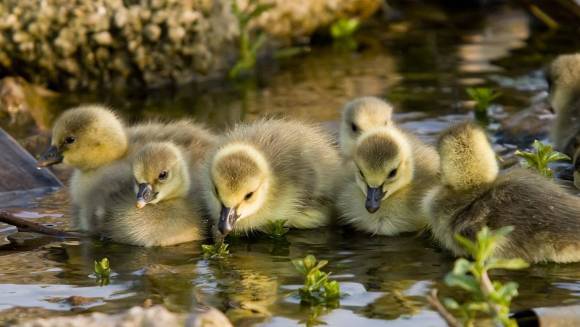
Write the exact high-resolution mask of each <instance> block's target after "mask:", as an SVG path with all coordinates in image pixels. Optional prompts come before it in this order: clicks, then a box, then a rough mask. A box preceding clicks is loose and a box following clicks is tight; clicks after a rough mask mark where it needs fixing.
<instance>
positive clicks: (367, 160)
mask: <svg viewBox="0 0 580 327" xmlns="http://www.w3.org/2000/svg"><path fill="white" fill-rule="evenodd" d="M349 169H350V171H351V172H352V175H351V176H350V178H348V179H347V180H346V181H345V183H344V185H343V188H342V190H341V192H340V194H339V197H338V204H337V206H338V209H339V211H340V215H341V217H340V219H341V221H342V222H343V223H345V224H348V225H352V226H353V227H354V228H355V229H357V230H360V231H363V232H367V233H370V234H377V235H396V234H399V233H402V232H412V231H417V230H420V229H422V228H424V227H425V226H426V225H427V217H426V216H425V215H424V214H423V213H422V211H421V210H420V207H421V206H420V204H421V199H422V197H423V196H424V194H425V192H426V191H427V190H428V189H429V187H430V186H431V185H432V184H433V183H435V182H436V181H437V174H438V171H439V157H438V155H437V152H436V151H435V149H434V148H432V147H430V146H428V145H426V144H424V143H422V142H421V141H420V140H418V139H417V138H415V137H414V136H413V135H410V134H405V133H404V132H402V131H400V130H399V129H398V128H396V127H380V128H375V129H372V130H370V131H368V132H366V133H364V134H362V135H361V136H360V137H359V139H358V140H357V142H356V145H355V147H354V150H353V161H352V162H351V163H350V167H349Z"/></svg>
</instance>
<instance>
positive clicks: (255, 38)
mask: <svg viewBox="0 0 580 327" xmlns="http://www.w3.org/2000/svg"><path fill="white" fill-rule="evenodd" d="M272 7H274V5H273V4H263V3H259V2H258V0H249V1H248V4H247V6H246V8H245V9H243V10H242V9H241V8H240V6H239V5H238V2H237V1H236V0H232V12H233V13H234V16H235V17H236V19H237V21H238V27H239V30H240V39H239V51H240V57H239V58H238V61H237V62H236V64H235V65H234V67H232V69H230V72H229V76H230V78H237V77H239V76H240V75H241V74H242V73H245V72H248V71H250V70H252V69H254V67H255V66H256V59H257V57H258V51H259V50H260V48H262V46H263V45H264V43H265V42H266V34H265V33H264V32H262V31H259V32H256V33H253V32H252V29H251V27H250V23H251V22H252V21H253V20H255V19H256V18H258V17H259V16H260V15H262V14H263V13H264V12H266V11H268V10H270V9H271V8H272Z"/></svg>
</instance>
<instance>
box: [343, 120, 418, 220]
mask: <svg viewBox="0 0 580 327" xmlns="http://www.w3.org/2000/svg"><path fill="white" fill-rule="evenodd" d="M353 159H354V162H355V165H356V168H357V171H356V177H355V178H356V183H357V185H358V186H359V187H360V189H361V191H362V192H363V194H365V195H366V201H365V207H366V209H367V211H368V212H370V213H375V212H376V211H377V210H379V208H380V206H381V202H382V201H383V200H385V199H387V198H388V197H390V196H391V195H393V194H394V193H396V192H397V191H398V190H399V189H401V188H402V187H404V186H406V185H408V184H409V183H410V182H411V180H412V179H413V171H414V162H413V158H412V152H411V147H410V145H409V142H408V141H407V139H406V138H405V136H404V135H403V134H402V133H401V132H400V131H399V130H397V129H395V128H392V127H388V128H385V127H382V128H376V129H372V130H370V131H368V132H366V133H364V134H362V135H361V136H360V138H359V139H358V141H357V142H356V145H355V148H354V154H353Z"/></svg>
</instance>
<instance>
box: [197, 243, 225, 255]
mask: <svg viewBox="0 0 580 327" xmlns="http://www.w3.org/2000/svg"><path fill="white" fill-rule="evenodd" d="M228 247H229V244H226V243H224V242H219V243H216V244H203V245H202V246H201V250H202V251H203V256H204V257H205V258H210V259H221V258H225V257H227V256H228V255H229V254H230V250H228Z"/></svg>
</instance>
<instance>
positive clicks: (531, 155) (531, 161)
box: [516, 140, 571, 177]
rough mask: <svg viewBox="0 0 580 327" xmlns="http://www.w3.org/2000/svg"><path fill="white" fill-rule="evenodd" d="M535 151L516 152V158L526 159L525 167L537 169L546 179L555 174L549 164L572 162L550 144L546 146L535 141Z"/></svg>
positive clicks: (533, 145)
mask: <svg viewBox="0 0 580 327" xmlns="http://www.w3.org/2000/svg"><path fill="white" fill-rule="evenodd" d="M532 147H533V148H534V151H520V150H517V151H516V156H518V157H520V158H523V159H524V166H525V167H527V168H531V169H535V170H537V171H538V172H539V173H540V174H542V175H544V176H546V177H552V176H553V175H554V172H553V171H552V169H550V167H549V164H550V163H551V162H554V161H560V160H571V159H570V157H568V156H567V155H565V154H563V153H560V152H558V151H554V148H553V147H552V145H550V144H544V143H542V142H540V141H538V140H535V141H534V143H533V144H532Z"/></svg>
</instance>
